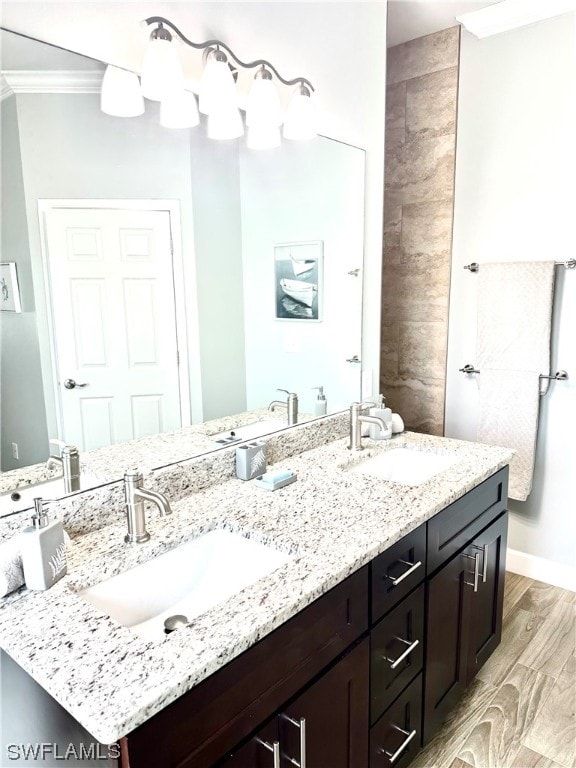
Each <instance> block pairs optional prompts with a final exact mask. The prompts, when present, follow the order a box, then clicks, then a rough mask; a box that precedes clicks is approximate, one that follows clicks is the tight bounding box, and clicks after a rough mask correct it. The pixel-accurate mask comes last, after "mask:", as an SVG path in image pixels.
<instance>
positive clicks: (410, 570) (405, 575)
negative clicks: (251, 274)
mask: <svg viewBox="0 0 576 768" xmlns="http://www.w3.org/2000/svg"><path fill="white" fill-rule="evenodd" d="M398 562H399V563H402V565H407V566H409V567H408V570H407V571H404V573H403V574H402V576H398V578H397V579H393V578H392V576H388V574H386V575H385V576H384V578H385V579H390V580H391V582H392V586H393V587H397V586H398V584H400V582H401V581H404V579H407V578H408V576H410V574H411V573H414V571H415V570H416V569H417V568H420V566H421V565H422V563H421V561H420V560H418V562H417V563H409V562H408V561H407V560H398Z"/></svg>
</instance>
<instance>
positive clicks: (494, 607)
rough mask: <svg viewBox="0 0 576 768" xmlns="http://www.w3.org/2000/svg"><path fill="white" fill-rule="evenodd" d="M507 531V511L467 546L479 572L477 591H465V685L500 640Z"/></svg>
mask: <svg viewBox="0 0 576 768" xmlns="http://www.w3.org/2000/svg"><path fill="white" fill-rule="evenodd" d="M507 533H508V513H506V514H505V515H503V516H502V517H500V518H499V519H498V520H497V521H496V522H495V523H493V524H492V525H491V526H490V527H489V528H487V529H486V530H485V531H484V532H483V533H481V534H480V535H479V536H478V537H477V538H476V539H474V542H473V545H472V547H471V548H470V547H469V548H468V549H467V551H469V552H470V553H471V554H474V555H475V554H477V553H478V554H479V555H480V558H479V562H480V574H481V575H480V578H478V579H477V581H478V585H477V586H478V591H477V592H476V593H474V592H472V595H471V596H470V594H468V596H469V597H471V602H472V610H471V611H470V617H469V630H468V651H467V654H466V656H467V658H466V666H467V669H466V684H467V685H468V683H470V682H471V680H472V679H473V677H474V676H475V675H476V673H477V672H478V670H479V669H480V667H482V665H483V664H484V662H485V661H486V660H487V659H488V658H489V657H490V655H491V654H492V652H493V651H494V650H495V648H496V647H497V646H498V645H499V643H500V638H501V635H502V606H503V600H504V572H505V569H506V541H507ZM470 550H472V551H470Z"/></svg>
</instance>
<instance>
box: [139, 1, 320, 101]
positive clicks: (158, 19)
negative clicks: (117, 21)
mask: <svg viewBox="0 0 576 768" xmlns="http://www.w3.org/2000/svg"><path fill="white" fill-rule="evenodd" d="M145 21H146V24H148V26H150V25H151V24H163V25H165V26H167V27H170V29H171V30H172V31H173V32H175V33H176V34H177V35H178V37H179V38H180V39H181V40H182V42H184V43H186V45H189V46H190V47H191V48H196V50H203V49H206V48H209V47H216V46H218V47H220V48H223V49H224V50H225V51H226V53H227V54H228V55H229V56H230V57H231V58H232V59H234V61H235V62H236V64H239V65H240V66H241V67H244V69H253V68H254V67H261V66H265V67H268V69H269V70H271V71H272V72H273V73H274V74H275V75H276V77H277V78H278V80H280V82H281V83H284V85H296V84H297V83H303V84H304V85H306V86H308V88H310V90H311V91H313V90H314V86H313V85H312V83H311V82H310V80H308V79H307V78H305V77H295V78H294V79H293V80H285V79H284V78H283V77H282V75H280V73H279V72H278V70H277V69H276V67H274V65H273V64H271V63H270V62H269V61H266V59H257V60H256V61H249V62H246V61H242V60H241V59H239V58H238V56H236V54H235V53H234V51H232V50H231V49H230V48H229V47H228V46H227V45H226V43H223V42H222V41H221V40H206V42H204V43H194V42H193V41H192V40H189V39H188V38H187V37H186V35H184V34H183V33H182V32H181V31H180V30H179V29H178V27H177V26H176V25H175V24H173V23H172V22H171V21H168V19H165V18H164V17H163V16H150V17H149V18H147V19H145Z"/></svg>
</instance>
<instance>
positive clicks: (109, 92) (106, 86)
mask: <svg viewBox="0 0 576 768" xmlns="http://www.w3.org/2000/svg"><path fill="white" fill-rule="evenodd" d="M100 109H101V110H102V112H105V113H106V114H107V115H114V116H115V117H138V115H142V114H144V98H143V96H142V91H141V89H140V81H139V80H138V75H137V74H136V73H135V72H129V71H128V70H126V69H120V68H119V67H113V66H112V65H111V64H109V65H108V66H107V67H106V72H105V73H104V79H103V81H102V90H101V93H100Z"/></svg>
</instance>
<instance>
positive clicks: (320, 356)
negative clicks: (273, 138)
mask: <svg viewBox="0 0 576 768" xmlns="http://www.w3.org/2000/svg"><path fill="white" fill-rule="evenodd" d="M240 157H241V163H240V168H241V173H240V179H241V189H242V194H241V200H242V243H243V253H244V295H245V305H246V313H245V318H246V330H247V333H246V338H247V342H246V370H247V372H248V373H247V376H248V380H247V388H248V407H249V408H253V407H258V406H261V405H262V403H266V402H270V401H271V400H274V399H278V398H279V399H284V397H285V396H284V395H282V394H281V393H280V394H278V393H277V392H276V389H277V388H282V389H287V390H289V391H292V392H296V393H297V394H298V397H299V407H300V410H301V411H302V412H304V413H312V412H313V411H312V409H313V405H314V400H315V399H316V397H317V392H314V391H313V390H312V388H313V387H317V386H324V387H325V394H326V397H327V403H328V409H329V411H334V410H335V409H341V408H346V407H347V406H349V404H350V402H352V401H354V400H356V399H359V397H360V375H359V365H358V364H354V363H347V362H346V358H349V357H352V356H353V355H358V357H360V355H361V350H360V348H359V340H360V322H361V315H362V310H361V306H362V272H361V273H360V276H359V277H351V276H350V275H348V271H349V270H352V269H355V268H358V267H360V268H361V267H362V262H363V227H364V152H363V151H362V150H359V149H357V148H356V147H349V146H347V145H346V144H340V143H338V142H335V141H331V142H328V141H320V140H318V141H313V142H307V143H298V142H293V143H292V142H289V141H285V142H284V146H283V149H282V153H276V154H275V153H274V151H273V150H272V151H268V152H251V151H250V150H248V149H244V148H243V149H242V151H241V155H240ZM342 179H346V183H345V184H343V183H342ZM317 240H319V241H322V243H323V259H324V268H323V278H322V279H321V280H320V291H321V292H322V299H323V302H322V303H323V309H322V320H321V322H311V321H302V320H277V319H275V292H274V287H275V279H274V246H275V245H279V244H282V243H294V242H305V241H317ZM294 277H295V276H294ZM296 279H297V278H296ZM295 359H297V360H298V365H295V364H294V361H295Z"/></svg>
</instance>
